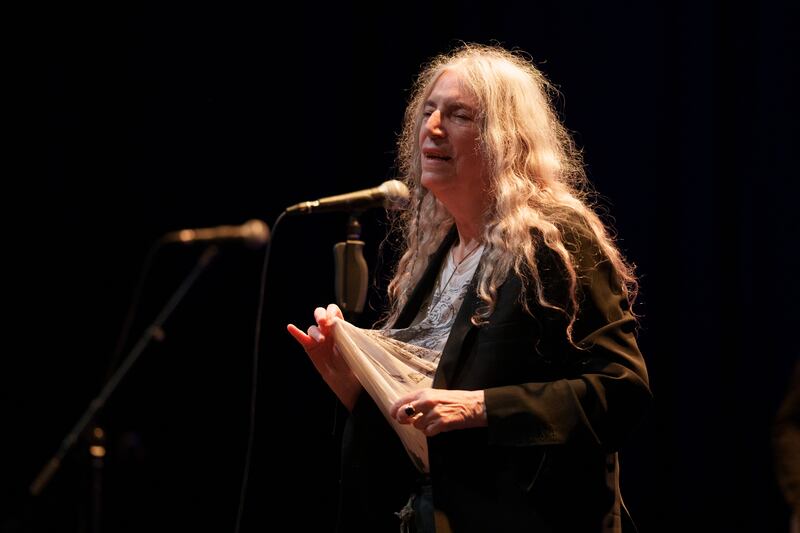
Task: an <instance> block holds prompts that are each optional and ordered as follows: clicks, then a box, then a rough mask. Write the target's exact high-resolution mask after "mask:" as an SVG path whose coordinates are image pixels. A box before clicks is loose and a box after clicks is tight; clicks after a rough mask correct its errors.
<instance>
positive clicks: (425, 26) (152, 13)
mask: <svg viewBox="0 0 800 533" xmlns="http://www.w3.org/2000/svg"><path fill="white" fill-rule="evenodd" d="M608 4H609V3H606V2H587V3H586V4H581V3H575V2H569V3H562V2H554V3H524V4H515V3H511V2H506V3H495V4H493V5H491V6H490V5H488V4H486V5H484V4H479V3H472V2H467V3H464V2H446V3H436V4H434V3H423V2H403V3H392V4H390V5H386V6H383V5H379V4H375V5H365V6H364V7H359V8H356V7H352V6H350V7H348V6H347V5H344V4H340V3H336V4H335V5H333V4H329V5H327V6H324V7H323V6H312V5H310V4H305V3H302V2H295V3H291V5H284V6H281V7H280V9H278V8H271V7H260V8H255V7H250V8H236V7H233V6H228V5H225V6H224V7H223V5H222V4H220V5H216V6H209V5H191V6H187V7H185V8H177V7H170V8H166V7H157V8H156V7H143V6H133V5H131V6H129V7H126V8H120V7H116V8H113V9H112V8H105V9H100V10H97V9H88V8H86V9H74V8H69V9H68V8H62V9H59V10H49V11H42V12H41V13H37V14H36V15H35V17H34V18H33V21H34V23H33V25H32V28H31V31H30V32H26V38H25V39H24V42H23V43H22V44H21V45H20V47H21V51H22V53H20V54H16V56H17V57H21V58H22V63H23V65H24V72H25V74H24V75H22V76H21V77H22V78H23V81H24V83H23V85H24V87H26V89H25V90H24V91H23V92H24V93H25V94H23V95H22V97H23V99H22V102H23V104H22V105H21V108H22V110H23V112H24V114H25V115H26V117H25V119H24V122H26V128H24V130H22V131H24V132H25V133H24V134H20V137H21V139H18V140H21V141H22V144H23V145H24V146H25V150H24V151H22V152H21V153H22V154H24V156H25V157H26V159H27V164H26V169H27V171H26V172H25V173H24V174H17V173H11V174H10V175H9V176H7V178H12V179H10V180H9V181H10V182H11V187H10V188H9V189H7V194H8V196H7V197H6V198H7V200H8V202H7V211H8V212H19V213H21V214H19V215H12V216H11V223H10V224H11V226H10V227H12V228H14V231H13V232H11V233H13V235H14V236H17V237H21V238H19V239H10V240H9V241H8V244H7V247H6V250H7V255H6V257H7V260H6V261H5V263H6V264H7V266H11V268H12V274H11V275H8V277H7V283H6V289H7V290H6V293H7V295H8V296H7V298H6V299H5V301H6V308H7V313H6V317H7V318H6V319H5V330H6V335H5V336H6V343H5V344H6V350H5V353H4V355H3V357H2V360H3V364H4V367H6V368H5V370H3V371H2V379H3V382H2V389H3V391H4V392H3V394H4V395H7V398H6V399H5V401H3V406H2V413H3V415H2V416H3V428H4V431H3V435H4V436H3V441H4V447H6V451H5V452H4V453H3V459H2V472H1V473H0V480H2V481H1V483H2V486H1V488H2V491H3V492H2V494H0V510H2V516H0V524H1V525H2V527H3V529H4V530H7V531H89V528H90V526H89V523H90V517H91V511H90V502H91V490H90V478H91V476H90V473H91V466H90V460H89V456H88V452H87V442H86V441H85V439H83V440H81V441H80V442H79V444H78V446H77V447H76V448H75V449H74V450H73V451H72V452H71V453H70V454H69V455H68V456H67V457H66V458H65V461H64V464H63V465H62V468H61V469H60V470H59V471H58V473H57V474H56V475H55V477H54V478H53V480H52V482H51V483H50V484H49V485H48V486H47V488H46V490H45V491H44V493H43V494H42V495H41V496H40V497H39V498H38V499H37V500H36V501H32V500H31V499H30V498H28V497H27V496H26V489H27V486H28V485H29V484H30V482H31V481H32V479H33V478H34V477H35V475H36V474H37V472H38V471H39V469H40V468H41V467H42V466H43V465H44V463H45V462H46V461H47V459H48V458H49V457H51V456H52V454H53V453H54V452H55V451H56V449H57V447H58V444H59V442H60V441H61V439H62V438H63V437H64V435H65V434H66V432H67V431H68V430H69V428H70V427H72V425H73V424H74V423H75V421H76V420H77V419H78V417H79V415H80V414H81V413H82V412H83V410H84V409H85V408H86V406H87V404H88V402H89V400H90V399H91V398H92V397H93V396H94V395H95V394H96V393H97V391H98V390H99V388H100V386H101V383H102V382H103V379H104V377H105V376H106V374H107V371H108V366H109V365H110V364H111V363H110V361H111V355H112V353H113V352H114V346H115V343H116V340H117V337H118V335H119V332H120V328H121V326H122V323H123V319H124V316H125V313H126V310H127V308H128V306H129V304H130V301H131V296H132V292H133V287H134V285H135V281H136V279H137V276H138V274H139V272H140V270H141V268H142V263H143V261H144V258H145V255H146V253H147V250H148V249H149V247H150V245H151V244H152V243H153V241H154V240H155V239H156V238H158V237H159V236H160V235H162V234H164V233H165V232H167V231H171V230H175V229H179V228H186V227H205V226H215V225H219V224H239V223H242V222H244V221H245V220H247V219H250V218H261V219H263V220H265V221H266V222H267V223H269V224H270V226H272V225H273V224H274V221H275V219H276V217H277V216H278V214H279V213H280V212H281V211H282V210H283V209H284V208H285V207H286V206H288V205H291V204H293V203H296V202H299V201H302V200H310V199H314V198H319V197H322V196H327V195H331V194H338V193H342V192H347V191H351V190H357V189H361V188H366V187H372V186H375V185H377V184H378V183H380V182H381V181H383V180H385V179H389V178H391V177H393V176H394V175H395V170H394V166H393V165H394V142H395V138H396V134H397V133H398V132H399V129H400V124H401V119H402V113H403V109H404V106H405V102H406V99H407V97H408V88H409V87H410V86H411V83H412V81H413V79H414V75H415V73H416V72H417V71H418V70H419V67H420V65H421V64H422V63H423V62H424V61H425V60H427V59H429V58H430V57H432V56H433V55H435V54H437V53H440V52H443V51H446V50H448V49H450V48H451V47H453V46H454V45H456V44H458V42H459V41H462V40H463V41H473V42H482V43H490V42H498V43H500V44H502V45H504V46H507V47H510V48H519V49H522V50H524V51H526V52H528V53H529V54H530V55H531V57H532V58H533V60H534V61H535V62H536V63H537V64H538V65H539V66H540V68H541V69H542V70H543V71H544V72H545V73H546V74H547V75H548V76H549V77H550V79H551V80H552V81H553V82H554V83H555V84H556V85H557V86H558V87H559V88H560V90H561V91H562V93H563V99H562V100H561V103H560V105H559V109H560V110H561V111H562V113H563V117H564V120H565V122H566V124H567V126H568V127H569V128H570V129H571V130H572V131H574V132H575V136H576V140H577V142H578V143H579V145H580V146H581V147H583V149H584V153H585V159H586V163H587V166H588V171H589V175H590V178H591V180H592V182H593V183H594V184H595V186H596V188H597V189H598V191H599V192H600V193H601V194H602V196H603V198H604V200H603V204H604V205H605V206H606V208H607V210H608V212H609V213H610V217H609V218H608V221H609V222H610V223H612V224H613V225H614V226H615V227H616V229H617V230H618V234H619V242H620V245H621V247H622V249H623V250H624V251H625V253H626V254H627V256H628V257H629V258H630V259H631V260H632V261H633V262H634V263H635V264H636V265H637V267H638V273H639V275H640V277H641V297H640V300H639V304H638V312H639V313H640V314H641V315H642V330H641V333H640V344H641V348H642V351H643V353H644V354H645V357H646V360H647V363H648V366H649V370H650V373H651V382H652V383H651V384H652V389H653V392H654V394H655V406H654V409H653V411H652V413H651V415H650V417H649V418H648V419H647V420H646V421H645V422H644V423H643V424H642V426H641V427H640V428H639V429H638V431H637V432H636V434H635V435H634V436H633V438H632V440H631V441H630V442H629V443H628V444H627V445H626V447H625V449H623V451H622V471H623V486H622V488H623V493H624V495H625V500H626V502H627V504H628V507H629V508H630V510H631V512H632V514H633V516H634V518H635V520H636V522H637V524H638V526H639V531H642V532H645V531H675V530H684V529H688V530H696V529H698V530H710V531H786V530H787V519H788V509H787V508H786V506H785V505H784V503H783V501H782V499H781V496H780V493H779V491H778V488H777V485H776V483H775V480H774V475H773V472H772V462H771V456H770V453H771V452H770V448H769V429H770V426H769V425H770V421H771V419H772V416H773V414H774V413H775V411H776V409H777V405H778V402H779V400H780V398H781V396H782V394H783V392H784V390H785V387H786V386H787V379H788V374H789V369H790V367H791V365H792V364H793V361H794V360H795V359H796V358H797V356H798V348H797V329H796V328H797V318H798V312H797V308H796V297H797V290H796V284H797V279H796V275H794V274H795V272H796V266H797V253H796V249H797V235H796V233H797V232H796V230H797V227H798V223H797V217H796V213H797V209H796V202H797V195H796V187H795V186H794V183H791V182H793V181H795V180H796V179H797V171H796V168H795V165H794V163H795V159H796V150H795V148H794V147H795V142H796V134H795V132H796V127H797V103H796V99H797V97H796V95H797V93H798V83H797V81H796V79H795V78H794V77H793V76H792V74H793V72H792V68H793V67H794V65H796V62H797V38H796V28H797V22H798V18H797V16H796V15H797V13H796V8H795V7H791V8H790V7H789V2H786V3H781V2H777V1H764V2H758V3H756V2H748V3H745V4H744V5H741V6H739V7H733V6H732V5H730V4H729V3H727V2H718V3H711V2H696V1H689V0H680V1H675V2H669V3H664V4H665V5H662V6H658V5H649V6H644V5H640V3H636V2H627V3H614V4H613V5H608ZM12 81H17V80H12ZM28 87H29V88H30V89H29V90H28V89H27V88H28ZM9 104H11V103H10V102H9ZM28 132H30V133H31V135H28ZM29 141H30V142H29ZM16 176H19V177H18V178H15V177H16ZM17 210H19V211H17ZM361 222H362V224H363V226H364V240H365V241H366V242H367V251H366V256H367V259H368V261H369V263H370V266H371V267H372V268H373V269H375V270H377V271H378V272H377V277H378V279H379V280H380V279H382V278H381V276H382V275H383V276H385V275H386V274H387V271H386V269H383V270H381V269H379V268H377V265H378V257H379V254H378V250H377V245H378V243H379V242H380V240H381V239H382V237H383V234H384V232H385V221H384V216H383V213H381V212H379V211H378V210H373V211H370V212H368V213H366V214H365V215H364V216H362V218H361ZM345 223H346V216H345V215H343V214H326V215H317V216H315V217H307V218H293V219H287V220H285V221H284V222H283V223H281V225H280V227H279V228H278V231H277V232H276V234H275V235H274V236H273V237H274V239H273V243H272V258H271V264H270V271H269V277H268V283H267V291H266V310H265V315H264V319H263V322H262V324H263V331H262V338H261V340H262V343H261V357H260V376H259V384H260V386H259V390H258V411H257V423H256V446H255V455H254V457H253V464H252V467H251V470H250V481H251V483H250V491H249V498H248V499H247V502H246V507H245V520H244V525H245V527H244V530H256V529H258V530H262V531H269V530H271V529H275V527H273V524H276V523H282V521H283V518H285V517H288V518H289V519H290V520H293V521H294V522H295V523H297V524H301V526H298V527H297V529H302V530H310V531H329V530H330V529H331V525H332V523H333V518H334V514H335V507H336V478H337V473H336V462H337V453H338V443H337V440H336V435H335V432H334V431H332V428H333V426H334V420H333V414H334V411H335V402H334V399H333V396H332V395H331V394H330V393H329V392H328V390H327V389H326V387H325V385H324V383H323V382H322V381H321V380H320V379H319V377H318V376H317V374H316V372H315V370H314V369H313V367H312V366H311V364H310V362H308V361H307V359H306V356H305V355H304V354H303V352H302V351H301V350H299V348H297V347H296V346H295V345H294V344H293V343H292V341H291V339H290V338H289V337H288V334H286V332H285V324H286V323H287V322H290V321H291V322H295V323H296V324H298V325H300V326H301V327H306V326H307V325H308V324H309V323H310V321H311V314H312V310H313V308H314V307H315V306H316V305H321V304H325V303H328V302H330V301H333V298H334V295H333V263H332V254H331V248H332V246H333V244H334V243H335V242H337V241H340V240H342V239H343V238H344V235H345ZM200 251H201V249H199V248H193V247H172V248H168V249H163V250H162V251H161V252H160V253H158V254H157V255H156V257H155V259H154V262H153V266H152V269H151V270H150V273H149V276H148V278H147V280H146V283H145V288H144V292H143V295H142V302H141V306H140V307H139V310H138V312H137V315H136V319H135V321H134V327H133V329H132V336H131V339H130V341H129V344H128V347H130V345H131V344H132V343H133V342H134V341H135V339H136V338H138V336H139V335H140V334H141V331H142V329H143V328H144V327H145V326H146V325H147V324H148V323H149V322H150V321H151V320H152V319H153V318H154V317H155V314H156V313H157V312H158V310H159V309H160V308H161V306H162V305H163V304H164V303H165V301H166V300H167V298H168V297H169V295H170V294H171V293H172V291H173V290H175V288H176V287H177V285H178V284H179V283H180V281H181V280H182V279H183V277H184V276H185V275H186V274H187V273H188V271H189V270H190V269H191V268H192V266H193V265H194V263H195V261H196V259H197V257H198V255H199V253H200ZM262 255H263V254H262V253H261V252H260V251H253V250H248V249H245V248H241V247H236V246H226V247H223V249H222V250H221V253H220V255H219V256H218V257H217V258H216V259H215V260H214V261H213V263H212V264H211V266H210V267H209V269H208V270H207V271H206V272H205V273H204V274H203V275H202V276H201V277H200V279H199V281H198V282H197V283H196V284H195V286H194V287H193V288H192V290H191V292H190V293H189V294H188V296H187V297H186V298H185V300H184V301H183V302H182V303H181V305H180V306H179V307H178V309H177V311H176V312H175V313H174V314H173V315H172V317H171V318H170V319H169V320H168V322H167V323H166V325H165V328H164V329H165V333H166V336H165V339H164V340H163V341H162V342H160V343H154V344H152V345H150V346H149V347H148V348H147V350H146V351H145V352H144V354H143V355H142V357H141V359H140V360H139V361H138V362H137V363H136V365H135V367H134V368H133V370H132V371H131V373H130V374H129V375H128V376H127V377H126V379H125V381H124V382H123V383H122V385H121V386H120V387H119V388H118V389H117V391H116V392H115V393H114V395H113V396H112V398H111V399H110V401H109V402H108V405H107V408H106V409H105V410H104V411H103V413H102V416H101V417H100V418H99V421H100V422H101V424H102V425H103V427H104V428H105V429H106V431H107V441H106V446H107V449H108V455H107V456H106V463H105V470H104V472H105V475H104V477H103V482H104V485H103V490H102V496H103V518H102V519H103V526H104V529H105V530H106V531H126V532H127V531H173V530H180V531H188V530H199V529H202V530H208V531H231V530H233V528H234V524H235V521H236V510H237V505H238V502H239V489H240V483H241V479H242V472H243V468H244V457H245V448H246V440H247V434H248V410H249V398H250V383H251V378H252V373H251V368H252V351H253V343H254V326H255V324H256V309H257V302H258V294H259V276H260V269H261V261H262ZM383 257H384V260H386V258H387V257H388V254H384V255H383ZM381 272H383V274H381ZM379 284H380V282H379ZM370 301H371V302H372V304H373V306H374V307H379V306H380V305H381V300H380V297H379V290H377V289H373V290H372V291H371V296H370ZM375 315H376V312H374V311H373V312H370V313H369V314H368V316H367V317H366V318H365V321H366V322H365V323H368V321H369V320H371V319H372V318H374V317H375ZM272 489H274V492H272ZM277 517H280V519H279V518H277Z"/></svg>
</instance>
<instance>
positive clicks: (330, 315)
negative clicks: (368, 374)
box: [286, 304, 361, 411]
mask: <svg viewBox="0 0 800 533" xmlns="http://www.w3.org/2000/svg"><path fill="white" fill-rule="evenodd" d="M334 318H343V315H342V311H341V310H340V309H339V307H338V306H337V305H336V304H330V305H329V306H328V308H327V309H325V308H322V307H317V308H316V309H315V310H314V320H315V321H316V322H317V325H316V326H310V327H309V328H308V334H306V333H303V332H302V331H301V330H300V329H298V328H297V327H296V326H295V325H294V324H289V325H288V326H286V329H287V330H288V331H289V333H290V334H291V335H292V337H294V338H295V339H296V340H297V342H299V343H300V345H301V346H302V347H303V349H304V350H305V351H306V353H307V354H308V356H309V357H310V358H311V361H312V362H313V363H314V366H315V367H316V368H317V371H318V372H319V373H320V375H322V379H324V380H325V383H327V384H328V386H329V387H330V388H331V390H332V391H333V392H334V394H336V396H337V397H338V398H339V400H340V401H341V402H342V403H343V404H344V406H345V407H347V409H348V410H350V411H352V410H353V406H355V404H356V399H357V398H358V395H359V394H360V393H361V383H359V381H358V379H356V376H355V375H354V374H353V371H352V370H350V367H349V366H347V362H345V360H344V359H343V358H342V356H341V354H339V351H338V350H337V349H336V347H335V346H334V344H333V331H332V327H333V319H334Z"/></svg>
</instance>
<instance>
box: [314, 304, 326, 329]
mask: <svg viewBox="0 0 800 533" xmlns="http://www.w3.org/2000/svg"><path fill="white" fill-rule="evenodd" d="M314 320H316V322H317V324H319V325H320V326H327V325H328V312H327V311H326V310H325V308H324V307H317V308H316V309H314Z"/></svg>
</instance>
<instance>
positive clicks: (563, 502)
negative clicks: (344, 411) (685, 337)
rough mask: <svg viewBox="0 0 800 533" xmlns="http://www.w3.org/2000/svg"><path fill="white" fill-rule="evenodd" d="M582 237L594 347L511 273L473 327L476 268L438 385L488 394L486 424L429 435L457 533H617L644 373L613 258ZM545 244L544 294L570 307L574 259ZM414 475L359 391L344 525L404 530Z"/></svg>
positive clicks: (434, 474)
mask: <svg viewBox="0 0 800 533" xmlns="http://www.w3.org/2000/svg"><path fill="white" fill-rule="evenodd" d="M571 235H572V236H573V238H572V240H573V241H574V242H571V243H568V245H569V247H571V248H573V250H574V252H573V253H574V255H575V256H576V257H577V258H578V259H579V261H578V263H579V265H580V271H579V274H580V278H579V284H580V291H579V292H580V297H579V314H578V320H577V321H576V323H575V326H574V333H573V338H574V340H575V342H576V344H577V345H578V346H580V347H581V348H584V349H577V348H576V347H574V346H572V345H570V343H569V342H568V341H567V336H566V326H567V322H568V321H567V318H566V315H565V314H564V313H562V312H560V311H558V310H554V309H550V308H547V307H544V306H541V305H539V303H538V302H537V299H536V297H535V295H533V294H532V293H533V291H532V290H531V291H529V292H530V293H531V294H526V295H525V298H527V302H528V305H529V308H530V310H531V313H527V312H526V311H525V310H524V308H523V305H522V294H521V288H522V284H521V281H520V279H519V278H518V277H516V276H514V275H512V276H510V277H509V278H508V279H507V280H506V281H505V283H504V284H503V285H502V286H501V287H500V288H499V290H498V294H497V304H496V307H495V310H494V312H493V314H492V316H491V317H490V319H489V321H488V323H487V324H484V325H481V326H474V325H473V324H472V323H471V321H470V318H471V317H472V316H473V314H474V313H475V310H476V309H477V307H478V306H479V305H480V304H481V302H480V300H479V299H478V297H477V295H476V292H475V290H474V289H475V286H476V282H477V277H478V274H476V276H475V278H474V279H473V283H472V286H471V288H470V290H469V292H468V293H467V295H466V296H465V298H464V302H463V304H462V306H461V309H460V311H459V313H458V316H457V317H456V321H455V323H454V325H453V329H452V331H451V333H450V336H449V338H448V340H447V344H446V345H445V348H444V351H443V353H442V357H441V360H440V363H439V366H438V369H437V372H436V375H435V377H434V382H433V386H434V388H446V389H459V390H481V389H483V390H485V394H486V410H487V415H488V422H489V423H488V427H487V428H479V429H469V430H461V431H452V432H446V433H441V434H439V435H436V436H435V437H432V438H429V439H428V444H429V454H430V465H431V478H432V482H433V495H434V504H435V506H436V508H437V509H439V510H440V511H442V512H444V513H445V514H446V515H447V517H448V520H449V522H450V525H451V527H452V529H453V531H455V532H456V533H463V532H473V531H474V532H506V531H508V532H516V531H537V532H540V531H541V532H549V531H553V532H556V531H563V532H575V531H581V532H582V531H603V532H611V531H619V530H620V496H619V469H618V462H617V456H616V450H617V449H618V447H619V445H620V443H621V442H622V441H623V439H624V437H625V435H626V434H627V433H628V432H629V431H630V430H631V429H632V427H633V426H634V425H635V424H636V423H637V422H638V420H639V419H640V417H641V415H642V411H643V409H644V408H646V407H647V406H648V405H649V400H650V391H649V388H648V381H647V371H646V369H645V364H644V360H643V358H642V356H641V354H640V352H639V350H638V347H637V344H636V340H635V337H634V329H635V320H634V317H633V316H632V315H631V313H630V312H629V310H628V308H627V300H626V298H625V297H624V296H623V294H622V293H621V291H620V290H619V288H618V287H616V286H615V285H616V284H615V282H614V281H613V277H612V275H611V274H612V272H611V268H610V264H609V263H608V262H607V261H604V260H603V259H602V255H601V254H600V253H599V251H598V249H597V247H596V245H594V244H593V242H592V241H591V240H590V239H589V238H587V237H586V236H585V235H584V236H580V234H579V232H577V231H576V232H572V234H571ZM455 236H456V233H455V231H451V232H450V233H449V234H448V236H447V238H446V239H445V240H444V241H443V243H442V245H441V246H440V247H439V249H438V251H437V252H436V253H435V254H434V255H433V256H432V257H431V261H430V264H429V266H428V268H427V270H426V272H425V274H424V275H423V277H422V278H421V280H420V283H419V284H418V286H417V287H416V288H415V290H414V291H413V293H412V294H411V296H410V297H409V300H408V304H407V305H406V306H405V308H404V309H403V311H402V312H401V314H400V316H399V317H398V320H397V322H396V323H395V325H394V327H398V328H402V327H406V326H408V325H409V324H410V323H411V321H412V320H413V318H414V317H415V316H416V314H417V312H418V311H419V309H420V307H421V305H422V304H423V302H424V300H425V297H426V295H427V294H428V293H430V291H431V290H432V288H433V286H434V283H435V281H436V276H437V273H438V270H439V268H440V265H441V262H442V260H443V259H444V257H445V255H446V253H447V250H448V249H449V248H450V246H451V245H452V243H453V241H454V240H455ZM534 238H536V237H534ZM538 250H539V252H538V254H539V255H538V256H537V263H538V269H539V274H540V276H541V278H542V280H543V285H544V286H545V287H546V291H545V296H546V298H547V299H548V301H551V302H557V303H560V304H561V303H563V304H568V299H567V294H568V291H567V285H566V281H565V279H566V277H565V270H564V267H563V263H562V262H561V261H560V259H559V258H558V256H557V255H556V254H555V253H554V252H552V251H551V250H550V249H549V248H547V247H546V246H544V245H543V244H540V246H538ZM483 260H484V259H482V261H483ZM479 271H480V267H479V269H478V272H479ZM415 478H416V473H415V471H414V470H413V467H412V466H411V462H410V460H409V459H408V457H407V456H406V454H405V451H404V450H403V448H402V445H401V444H400V441H399V438H398V437H397V436H396V435H395V434H394V432H393V430H392V429H391V428H390V426H389V425H388V424H387V423H386V421H385V420H384V419H383V416H382V415H381V413H380V412H379V410H378V408H377V407H376V406H375V404H374V402H372V400H371V398H369V396H368V395H367V394H362V396H361V398H359V401H358V402H357V404H356V407H355V408H354V410H353V412H352V413H351V416H350V417H349V419H348V422H347V426H346V428H345V435H344V441H343V472H342V483H343V485H342V489H343V492H342V498H343V500H342V502H343V505H342V514H341V519H342V522H341V524H340V525H341V528H340V530H341V531H372V532H378V531H397V528H398V521H397V518H396V517H394V516H393V512H394V511H398V510H399V509H400V508H401V507H402V506H403V505H404V504H405V502H406V500H407V498H408V494H409V492H410V491H411V490H412V489H413V486H414V480H415Z"/></svg>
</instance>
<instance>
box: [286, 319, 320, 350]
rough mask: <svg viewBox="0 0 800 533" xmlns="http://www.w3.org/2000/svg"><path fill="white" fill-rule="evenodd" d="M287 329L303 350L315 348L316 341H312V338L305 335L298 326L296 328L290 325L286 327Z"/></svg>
mask: <svg viewBox="0 0 800 533" xmlns="http://www.w3.org/2000/svg"><path fill="white" fill-rule="evenodd" d="M286 329H287V330H288V331H289V334H290V335H291V336H292V337H294V338H295V340H296V341H297V342H299V343H300V345H301V346H302V347H303V348H310V347H312V346H314V340H313V339H311V337H309V336H308V335H306V334H305V333H303V331H302V330H300V329H298V328H297V326H295V325H294V324H288V325H287V326H286Z"/></svg>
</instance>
